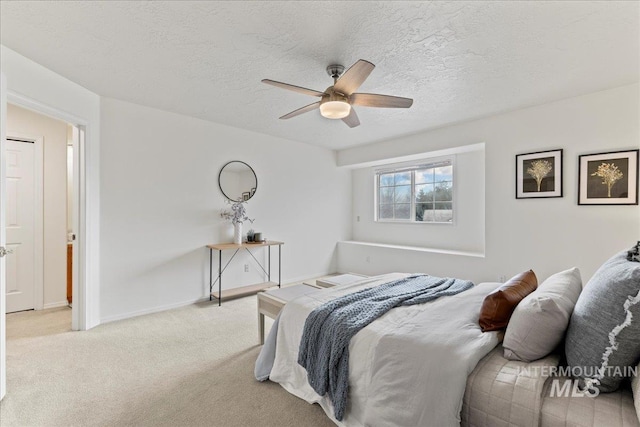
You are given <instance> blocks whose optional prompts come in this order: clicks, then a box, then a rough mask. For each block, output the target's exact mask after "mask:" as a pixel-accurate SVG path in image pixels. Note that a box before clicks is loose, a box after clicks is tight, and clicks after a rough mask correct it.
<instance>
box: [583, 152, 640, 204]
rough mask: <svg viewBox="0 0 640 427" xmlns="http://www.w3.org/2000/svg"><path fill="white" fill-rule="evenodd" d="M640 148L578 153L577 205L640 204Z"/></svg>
mask: <svg viewBox="0 0 640 427" xmlns="http://www.w3.org/2000/svg"><path fill="white" fill-rule="evenodd" d="M638 151H640V150H627V151H612V152H609V153H597V154H583V155H581V156H579V160H578V171H579V172H578V204H579V205H637V204H638Z"/></svg>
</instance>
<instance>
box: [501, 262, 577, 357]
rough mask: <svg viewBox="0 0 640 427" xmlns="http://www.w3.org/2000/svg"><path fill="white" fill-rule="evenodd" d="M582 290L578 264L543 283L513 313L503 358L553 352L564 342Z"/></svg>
mask: <svg viewBox="0 0 640 427" xmlns="http://www.w3.org/2000/svg"><path fill="white" fill-rule="evenodd" d="M581 291H582V279H581V278H580V270H578V269H577V268H575V267H574V268H572V269H570V270H566V271H561V272H560V273H556V274H554V275H553V276H551V277H549V278H548V279H547V280H545V281H544V282H542V284H541V285H540V286H538V289H536V290H535V291H533V292H531V293H530V294H529V295H527V296H526V297H525V298H524V299H523V300H522V301H520V304H518V306H517V307H516V309H515V311H514V312H513V315H512V316H511V320H509V325H508V326H507V331H506V332H505V334H504V342H503V347H504V357H505V358H506V359H509V360H522V361H524V362H532V361H534V360H538V359H542V358H543V357H545V356H547V355H548V354H549V353H551V352H552V351H553V350H554V349H555V348H556V347H557V346H558V345H559V344H560V343H561V342H562V338H563V337H564V334H565V332H566V331H567V325H568V324H569V319H570V318H571V313H572V312H573V307H574V306H575V305H576V301H578V297H579V296H580V292H581Z"/></svg>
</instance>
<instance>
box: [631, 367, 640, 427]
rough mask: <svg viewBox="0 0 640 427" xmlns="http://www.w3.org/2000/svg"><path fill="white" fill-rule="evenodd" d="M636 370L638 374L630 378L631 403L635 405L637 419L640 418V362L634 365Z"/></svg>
mask: <svg viewBox="0 0 640 427" xmlns="http://www.w3.org/2000/svg"><path fill="white" fill-rule="evenodd" d="M636 372H637V373H638V375H636V376H635V377H632V378H631V388H632V389H633V403H635V405H636V413H637V414H638V420H640V363H638V366H636Z"/></svg>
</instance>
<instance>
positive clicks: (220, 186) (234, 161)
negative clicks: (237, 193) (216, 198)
mask: <svg viewBox="0 0 640 427" xmlns="http://www.w3.org/2000/svg"><path fill="white" fill-rule="evenodd" d="M231 163H242V164H243V165H245V166H247V167H248V168H249V169H251V172H253V176H254V178H255V179H256V186H255V187H254V188H255V191H254V192H253V194H250V195H249V198H248V199H247V200H234V199H232V198H230V197H229V196H227V193H225V192H224V190H223V189H222V185H221V184H220V177H221V176H222V171H223V170H224V168H225V167H227V165H229V164H231ZM218 188H219V189H220V192H221V193H222V195H223V196H224V197H226V198H227V200H230V201H232V202H247V201H249V200H250V199H251V198H252V197H253V196H254V194H256V192H257V191H258V175H257V174H256V171H254V170H253V168H252V167H251V166H249V164H248V163H246V162H243V161H242V160H231V161H230V162H227V163H225V164H224V165H223V166H222V167H221V168H220V172H218Z"/></svg>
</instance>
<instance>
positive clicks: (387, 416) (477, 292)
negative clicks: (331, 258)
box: [269, 273, 500, 427]
mask: <svg viewBox="0 0 640 427" xmlns="http://www.w3.org/2000/svg"><path fill="white" fill-rule="evenodd" d="M405 276H407V275H406V274H400V273H393V274H388V275H384V276H378V277H375V278H372V279H371V280H368V281H365V282H359V283H357V284H354V285H346V286H339V287H336V288H331V289H327V290H323V291H320V292H315V293H312V294H310V295H305V296H303V297H300V298H297V299H295V300H293V301H291V302H289V303H288V304H287V305H285V307H284V309H283V310H282V312H281V313H280V318H279V322H278V324H277V325H278V326H277V327H278V329H277V336H276V350H275V360H274V362H273V368H272V370H271V374H270V376H269V379H270V380H271V381H274V382H277V383H280V384H281V385H282V386H283V387H284V388H285V389H286V390H287V391H289V392H290V393H292V394H294V395H296V396H298V397H300V398H302V399H304V400H306V401H307V402H309V403H315V402H317V403H319V404H320V406H322V408H323V409H324V411H325V412H326V414H327V415H328V416H329V417H330V418H331V419H332V420H333V421H334V422H335V423H336V424H337V425H340V426H343V425H344V426H391V425H393V426H407V427H414V426H438V427H445V426H458V425H459V424H460V408H461V405H462V397H463V395H464V389H465V384H466V381H467V376H468V375H469V374H470V373H471V371H473V369H474V368H475V366H476V364H477V363H478V361H479V360H480V359H481V358H482V357H484V356H485V355H486V354H487V353H489V352H490V351H491V350H492V349H493V348H494V347H495V346H496V345H497V344H498V341H499V340H498V334H497V333H496V332H488V333H483V332H481V331H480V327H479V326H478V316H479V313H480V306H481V305H482V301H483V299H484V297H485V296H486V295H487V294H488V293H489V292H491V291H493V290H494V289H495V288H496V287H497V286H499V285H500V284H499V283H482V284H479V285H477V286H475V287H474V288H472V289H470V290H468V291H466V292H462V293H461V294H458V295H454V296H451V297H443V298H439V299H437V300H435V301H432V302H429V303H426V304H419V305H414V306H408V307H397V308H394V309H393V310H391V311H389V312H388V313H387V314H385V315H384V316H382V317H381V318H379V319H378V320H376V321H374V322H373V323H371V324H370V325H368V326H367V327H366V328H364V329H363V330H361V331H360V332H359V333H358V334H357V335H356V336H355V337H353V338H352V339H351V343H350V345H349V353H350V360H349V401H348V406H347V411H346V414H345V417H344V419H343V421H342V422H338V421H337V420H336V419H335V418H334V417H333V407H332V406H331V402H330V400H329V398H328V397H326V396H325V397H322V396H319V395H318V394H317V393H316V392H315V391H314V390H313V389H312V388H311V386H309V384H308V382H307V374H306V371H305V370H304V368H302V367H301V366H300V365H298V363H297V359H298V346H299V345H300V338H301V336H302V331H303V328H304V322H305V319H306V318H307V315H308V314H309V313H310V312H311V311H312V310H313V309H314V308H315V307H317V306H319V305H321V304H323V303H325V302H327V301H329V300H331V299H333V298H336V297H338V296H341V295H344V294H347V293H351V292H355V291H358V290H360V289H364V288H368V287H371V286H374V285H379V284H382V283H386V282H388V281H391V280H396V279H399V278H402V277H405ZM274 326H275V325H274Z"/></svg>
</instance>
